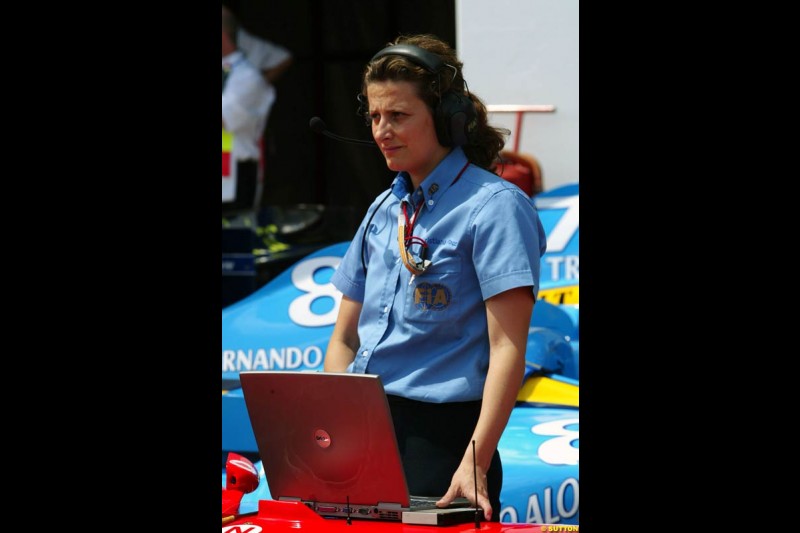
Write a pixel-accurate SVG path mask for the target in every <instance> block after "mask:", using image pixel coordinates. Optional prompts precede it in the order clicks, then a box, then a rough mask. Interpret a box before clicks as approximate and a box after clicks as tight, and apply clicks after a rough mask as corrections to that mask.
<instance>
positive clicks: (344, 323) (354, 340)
mask: <svg viewBox="0 0 800 533" xmlns="http://www.w3.org/2000/svg"><path fill="white" fill-rule="evenodd" d="M361 307H362V304H361V303H359V302H357V301H355V300H351V299H350V298H348V297H347V296H342V301H341V303H340V304H339V316H338V317H337V318H336V325H335V326H333V334H332V335H331V339H330V341H328V349H327V350H326V352H325V363H324V364H323V369H324V370H325V372H344V371H345V370H346V369H347V365H349V364H350V363H352V362H353V359H355V356H356V350H358V346H359V340H358V317H359V316H360V315H361Z"/></svg>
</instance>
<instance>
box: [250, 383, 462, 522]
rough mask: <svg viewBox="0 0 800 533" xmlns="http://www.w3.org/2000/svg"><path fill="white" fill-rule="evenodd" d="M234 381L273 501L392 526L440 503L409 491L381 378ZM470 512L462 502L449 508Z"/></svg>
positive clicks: (324, 513)
mask: <svg viewBox="0 0 800 533" xmlns="http://www.w3.org/2000/svg"><path fill="white" fill-rule="evenodd" d="M239 377H240V379H241V384H242V392H243V394H244V400H245V404H246V406H247V412H248V415H249V417H250V423H251V424H252V426H253V433H254V435H255V437H256V443H257V444H258V451H259V454H260V456H261V461H262V464H263V466H264V472H265V474H266V478H267V483H268V484H269V490H270V493H271V495H272V498H273V499H275V500H284V501H301V502H303V503H304V504H306V505H307V506H308V507H310V508H311V509H313V510H314V511H316V512H317V513H318V514H320V515H322V516H325V517H350V518H365V519H377V520H391V521H402V520H403V514H404V513H406V512H408V511H418V510H424V509H428V510H430V509H435V508H436V505H435V502H436V501H437V500H438V499H439V497H435V496H429V497H413V498H412V497H411V496H410V495H409V493H408V485H407V483H406V478H405V473H404V472H403V465H402V462H401V460H400V452H399V450H398V447H397V439H396V438H395V433H394V425H393V423H392V415H391V411H390V409H389V404H388V402H387V400H386V393H385V391H384V389H383V383H382V382H381V380H380V377H379V376H377V375H373V374H350V373H335V372H316V371H283V370H279V371H269V370H265V371H249V372H241V373H240V374H239ZM469 506H470V503H469V500H467V499H466V498H459V499H458V500H457V501H456V502H454V503H453V504H452V505H451V507H459V508H469ZM471 509H472V511H473V512H474V507H472V508H471Z"/></svg>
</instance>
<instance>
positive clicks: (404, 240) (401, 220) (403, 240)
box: [397, 161, 469, 276]
mask: <svg viewBox="0 0 800 533" xmlns="http://www.w3.org/2000/svg"><path fill="white" fill-rule="evenodd" d="M468 166H469V161H467V162H466V164H464V166H463V167H462V168H461V170H460V171H459V173H458V175H457V176H456V178H455V179H454V180H453V182H452V183H451V184H450V186H451V187H452V186H453V184H455V182H457V181H458V180H459V178H461V175H462V174H463V173H464V171H465V170H467V167H468ZM424 203H425V202H420V203H419V205H417V208H416V209H415V210H414V214H413V216H412V217H411V219H410V220H409V218H408V211H407V210H406V205H407V202H405V201H401V203H400V205H401V212H400V213H399V214H398V215H397V246H398V247H399V249H400V259H402V261H403V264H404V265H405V267H406V269H408V271H409V272H411V274H412V275H414V276H419V275H421V274H422V273H423V272H425V270H426V269H427V268H428V267H429V266H431V264H432V262H431V261H429V260H428V259H426V258H425V256H426V255H427V252H428V243H427V242H426V241H425V240H424V239H423V238H422V237H417V236H415V235H414V224H415V223H416V221H417V216H418V215H419V212H420V210H421V209H422V204H424ZM413 244H419V245H420V247H421V253H420V258H419V259H418V258H415V257H414V256H412V255H411V252H410V251H409V250H408V249H409V248H410V247H411V246H412V245H413Z"/></svg>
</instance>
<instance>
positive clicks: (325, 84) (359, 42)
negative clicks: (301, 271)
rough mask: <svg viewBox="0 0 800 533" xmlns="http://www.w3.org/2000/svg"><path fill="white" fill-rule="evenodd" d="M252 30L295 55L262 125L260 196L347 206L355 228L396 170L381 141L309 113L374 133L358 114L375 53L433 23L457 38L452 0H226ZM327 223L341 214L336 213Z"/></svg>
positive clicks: (266, 201) (433, 28)
mask: <svg viewBox="0 0 800 533" xmlns="http://www.w3.org/2000/svg"><path fill="white" fill-rule="evenodd" d="M222 3H223V4H224V5H227V6H228V7H230V8H231V10H233V11H234V13H236V14H237V15H238V17H239V19H240V23H241V25H242V26H243V27H244V28H245V29H247V30H248V31H249V32H250V33H253V34H254V35H256V36H259V37H262V38H265V39H267V40H270V41H272V42H274V43H276V44H280V45H282V46H284V47H286V48H288V49H289V50H290V51H291V52H292V54H293V56H294V63H293V64H292V66H291V67H290V68H289V70H287V71H286V72H285V73H284V75H283V76H282V77H281V78H280V79H279V80H278V81H277V82H276V84H275V86H276V90H277V99H276V101H275V104H274V106H273V107H272V111H271V114H270V117H269V121H268V123H267V127H266V132H265V147H266V150H265V151H266V158H265V159H266V162H265V169H264V174H265V175H264V193H263V196H262V205H265V206H266V205H279V206H285V205H292V204H298V203H317V204H323V205H325V206H327V207H329V208H333V209H335V208H344V209H343V211H344V212H346V213H348V212H349V213H351V214H352V216H350V217H347V218H348V219H349V220H341V222H342V223H345V224H354V225H355V226H354V227H352V228H350V229H351V231H353V232H354V231H355V230H356V229H357V226H358V223H359V222H360V221H361V218H362V217H363V215H364V213H365V212H366V210H367V207H368V206H369V205H370V203H371V202H372V200H373V199H374V198H375V197H376V196H378V195H379V194H380V192H381V191H383V190H385V189H386V188H387V187H388V186H389V184H390V183H391V181H392V178H393V177H394V175H395V173H394V172H392V171H390V170H388V169H387V168H386V164H385V162H384V159H383V156H382V155H381V153H380V151H379V150H378V149H377V148H372V147H369V146H360V145H353V144H346V143H342V142H338V141H334V140H331V139H329V138H327V137H323V136H322V135H318V134H315V133H313V132H312V131H311V130H310V129H309V126H308V123H309V120H310V119H311V117H313V116H319V117H321V118H322V119H323V120H324V121H325V123H326V124H327V126H328V128H329V129H330V130H331V131H332V132H334V133H337V134H339V135H343V136H346V137H355V138H358V139H365V140H369V139H371V133H370V130H369V127H368V126H366V125H365V124H364V121H363V120H362V119H360V118H359V117H358V116H357V115H356V109H357V105H356V104H357V102H356V94H357V93H358V91H359V89H360V85H361V73H362V70H363V68H364V66H365V65H366V63H367V62H368V61H369V59H370V58H371V57H372V56H373V55H374V54H375V53H376V52H378V51H379V50H380V49H381V48H383V47H384V46H385V45H386V44H387V43H388V42H389V41H392V40H394V39H395V38H396V37H397V36H398V35H399V34H401V33H433V34H435V35H438V36H439V37H441V38H442V39H444V40H446V41H447V42H448V43H450V44H451V45H452V46H454V47H455V38H456V35H455V1H454V0H437V1H435V2H431V1H429V0H404V1H402V2H397V1H389V0H326V1H324V2H322V1H315V0H292V1H291V2H286V1H282V2H281V1H275V0H229V1H225V2H222ZM330 223H336V221H335V220H334V221H331V222H330Z"/></svg>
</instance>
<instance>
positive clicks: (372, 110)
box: [367, 81, 450, 186]
mask: <svg viewBox="0 0 800 533" xmlns="http://www.w3.org/2000/svg"><path fill="white" fill-rule="evenodd" d="M367 98H368V100H369V115H370V118H371V119H372V137H373V138H374V139H375V142H376V143H378V146H379V147H380V149H381V152H383V157H385V158H386V165H387V166H388V167H389V168H390V169H391V170H394V171H397V172H400V171H406V172H408V173H409V174H410V175H411V179H412V181H413V182H414V185H415V186H418V185H419V184H420V183H421V182H422V180H424V179H425V177H426V176H427V175H428V174H430V172H431V171H432V170H433V169H434V168H435V167H436V165H438V164H439V162H440V161H441V160H442V159H444V158H445V156H447V154H448V153H449V152H450V149H449V148H445V147H444V146H442V145H440V144H439V140H438V139H437V138H436V129H435V128H434V125H433V116H432V115H431V111H430V109H429V108H428V106H427V105H425V102H424V101H422V99H420V98H419V96H417V89H416V86H415V85H414V84H413V83H411V82H407V81H380V82H373V83H370V84H369V85H368V86H367Z"/></svg>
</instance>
